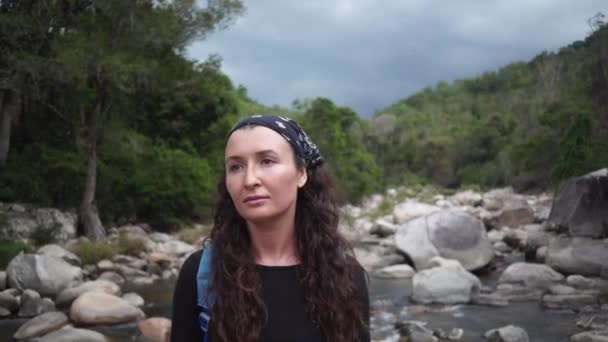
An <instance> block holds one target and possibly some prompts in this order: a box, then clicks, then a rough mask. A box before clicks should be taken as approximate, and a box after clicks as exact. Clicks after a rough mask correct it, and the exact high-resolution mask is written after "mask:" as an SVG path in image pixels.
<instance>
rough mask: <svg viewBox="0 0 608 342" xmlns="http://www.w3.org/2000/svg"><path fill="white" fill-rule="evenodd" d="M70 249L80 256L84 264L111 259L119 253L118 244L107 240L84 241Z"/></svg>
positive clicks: (93, 263)
mask: <svg viewBox="0 0 608 342" xmlns="http://www.w3.org/2000/svg"><path fill="white" fill-rule="evenodd" d="M70 249H71V251H72V253H74V254H76V255H77V256H78V257H79V258H80V260H81V261H82V264H83V265H95V264H97V263H98V262H99V261H101V260H103V259H111V258H112V257H113V256H114V255H116V254H119V249H118V246H117V245H116V244H114V243H110V242H107V241H101V242H91V241H83V242H79V243H77V244H75V245H74V246H72V248H70Z"/></svg>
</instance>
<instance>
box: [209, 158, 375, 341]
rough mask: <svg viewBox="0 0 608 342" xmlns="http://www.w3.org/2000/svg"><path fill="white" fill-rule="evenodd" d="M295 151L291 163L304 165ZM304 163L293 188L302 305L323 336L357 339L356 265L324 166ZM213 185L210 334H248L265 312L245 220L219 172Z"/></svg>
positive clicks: (224, 337)
mask: <svg viewBox="0 0 608 342" xmlns="http://www.w3.org/2000/svg"><path fill="white" fill-rule="evenodd" d="M294 157H295V155H294ZM295 159H296V164H297V165H296V166H297V167H304V166H303V162H302V161H300V160H298V158H295ZM306 171H307V176H308V180H307V182H306V184H305V185H304V186H303V187H302V188H300V189H299V190H298V195H297V201H296V217H295V235H296V248H297V253H298V256H299V257H300V262H301V264H300V275H301V284H302V289H303V292H304V303H305V307H306V311H307V313H308V315H309V317H310V319H311V320H313V321H315V322H317V323H318V324H319V326H320V329H321V332H322V334H323V335H324V336H325V338H326V340H327V341H358V340H359V337H360V334H361V332H362V331H365V330H366V329H368V326H367V322H366V317H365V315H364V313H363V308H364V305H363V303H361V302H360V300H358V299H359V298H362V296H361V295H362V294H361V293H359V291H360V289H359V287H358V286H357V280H356V278H357V272H360V270H359V269H358V268H360V267H361V266H360V265H359V263H358V262H357V260H356V259H355V257H354V253H353V250H352V247H351V246H350V244H349V243H348V241H347V240H346V239H345V238H343V237H342V235H341V234H340V233H339V232H338V221H339V211H338V207H337V204H336V201H335V197H334V192H333V184H332V181H331V178H330V176H329V174H328V173H327V171H326V170H325V169H324V167H323V165H320V166H318V167H316V168H309V169H307V170H306ZM218 192H219V197H218V201H217V203H216V207H215V213H214V219H215V222H214V226H213V229H212V230H211V233H210V235H209V237H208V239H209V240H211V241H213V244H214V246H221V247H216V248H214V249H213V253H214V254H213V261H212V269H213V271H212V276H211V290H212V291H214V292H215V294H216V301H215V304H214V306H213V309H212V310H213V312H212V317H213V318H212V319H211V321H210V324H211V327H212V328H211V330H212V331H213V332H214V333H213V340H214V341H216V340H220V341H226V342H227V341H230V342H231V341H245V342H253V341H257V340H258V338H259V335H260V332H261V330H262V326H263V325H264V324H265V321H266V319H267V314H268V313H267V310H266V307H265V304H264V300H263V298H262V284H261V279H260V276H259V274H258V272H257V271H256V264H255V260H254V258H253V255H252V253H251V240H250V237H249V232H248V230H247V227H246V223H245V220H244V219H243V218H242V217H241V216H240V215H239V214H238V212H237V210H236V207H235V206H234V203H233V202H232V199H231V198H230V195H229V193H228V189H227V187H226V178H225V176H224V177H222V179H221V180H220V181H219V183H218ZM364 329H365V330H364Z"/></svg>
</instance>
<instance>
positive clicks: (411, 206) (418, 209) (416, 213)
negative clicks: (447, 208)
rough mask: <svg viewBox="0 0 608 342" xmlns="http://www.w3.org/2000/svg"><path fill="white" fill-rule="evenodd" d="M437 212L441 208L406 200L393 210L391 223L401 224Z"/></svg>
mask: <svg viewBox="0 0 608 342" xmlns="http://www.w3.org/2000/svg"><path fill="white" fill-rule="evenodd" d="M439 210H441V208H439V207H436V206H434V205H430V204H426V203H421V202H417V201H414V200H408V201H405V202H403V203H400V204H397V205H396V206H395V207H394V208H393V221H394V222H395V223H396V224H402V223H405V222H407V221H410V220H412V219H415V218H416V217H420V216H424V215H428V214H430V213H433V212H436V211H439Z"/></svg>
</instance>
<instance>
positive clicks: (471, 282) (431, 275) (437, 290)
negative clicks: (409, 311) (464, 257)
mask: <svg viewBox="0 0 608 342" xmlns="http://www.w3.org/2000/svg"><path fill="white" fill-rule="evenodd" d="M431 266H432V268H430V269H426V270H424V271H421V272H418V273H416V274H415V275H414V278H413V280H412V283H413V289H412V299H413V300H414V301H416V302H419V303H442V304H456V303H468V302H469V301H470V300H471V296H472V295H474V294H475V293H477V292H478V291H479V289H480V288H481V282H480V281H479V279H478V278H477V277H476V276H474V275H473V274H471V273H469V272H467V270H465V269H464V268H463V267H462V265H460V263H459V262H458V261H456V260H448V259H443V258H441V257H434V258H433V259H432V260H431Z"/></svg>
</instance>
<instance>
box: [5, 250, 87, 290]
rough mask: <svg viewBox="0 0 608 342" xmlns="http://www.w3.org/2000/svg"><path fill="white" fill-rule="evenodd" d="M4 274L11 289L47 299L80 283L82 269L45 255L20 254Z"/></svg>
mask: <svg viewBox="0 0 608 342" xmlns="http://www.w3.org/2000/svg"><path fill="white" fill-rule="evenodd" d="M6 273H7V274H8V282H9V284H10V286H11V287H13V288H16V289H19V290H25V289H32V290H35V291H36V292H38V293H40V295H42V296H47V297H55V296H56V295H57V294H58V293H59V292H61V291H62V290H63V289H65V288H67V287H69V286H70V285H74V284H77V283H80V282H82V269H80V268H79V267H75V266H73V265H70V264H69V263H67V262H66V261H65V260H63V259H61V258H57V257H53V256H45V255H36V254H25V253H20V254H19V255H17V256H16V257H15V258H13V260H11V262H10V263H9V265H8V267H7V269H6Z"/></svg>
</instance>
